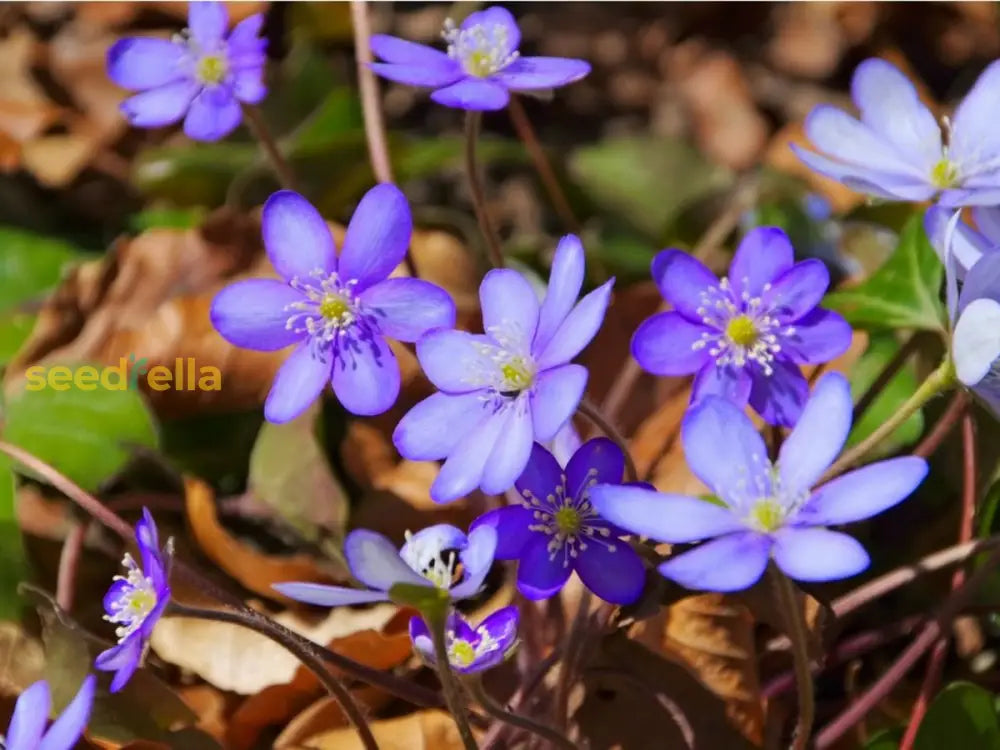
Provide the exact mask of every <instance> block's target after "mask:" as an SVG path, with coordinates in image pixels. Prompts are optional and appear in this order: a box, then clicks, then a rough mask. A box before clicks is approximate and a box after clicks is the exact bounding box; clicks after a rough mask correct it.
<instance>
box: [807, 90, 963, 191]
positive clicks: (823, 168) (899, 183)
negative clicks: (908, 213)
mask: <svg viewBox="0 0 1000 750" xmlns="http://www.w3.org/2000/svg"><path fill="white" fill-rule="evenodd" d="M817 109H819V107H817ZM844 116H845V117H846V116H847V115H844ZM789 147H790V148H791V149H792V152H793V153H794V154H795V155H796V156H797V157H798V158H799V160H800V161H801V162H802V163H803V164H805V165H806V166H807V167H809V168H810V169H811V170H813V171H814V172H818V173H819V174H821V175H825V176H826V177H829V178H831V179H834V180H840V181H841V182H842V183H844V185H846V186H847V187H849V188H851V190H855V191H857V192H859V193H867V194H868V195H872V196H875V197H876V198H884V199H885V200H896V201H898V200H904V201H925V200H929V199H931V198H933V197H934V195H935V194H936V193H937V192H938V189H937V188H936V187H935V186H934V185H932V184H930V182H928V180H927V178H926V177H925V176H923V175H915V174H911V173H909V172H900V171H884V170H880V169H875V168H873V167H870V166H867V165H865V164H848V163H845V162H842V161H837V160H836V159H831V158H829V157H826V156H822V155H821V154H817V153H814V152H812V151H808V150H806V149H804V148H802V147H801V146H799V145H798V144H795V143H792V144H790V146H789ZM949 192H951V191H945V193H944V194H942V203H944V196H945V195H946V194H947V193H949Z"/></svg>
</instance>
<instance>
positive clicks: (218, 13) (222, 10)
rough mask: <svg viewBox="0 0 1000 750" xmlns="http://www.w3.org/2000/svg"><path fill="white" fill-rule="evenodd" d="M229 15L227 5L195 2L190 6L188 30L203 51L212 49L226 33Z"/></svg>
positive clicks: (200, 0) (197, 0)
mask: <svg viewBox="0 0 1000 750" xmlns="http://www.w3.org/2000/svg"><path fill="white" fill-rule="evenodd" d="M228 25H229V14H228V13H227V12H226V4H225V3H217V2H203V1H202V0H193V1H192V2H191V3H190V4H189V5H188V28H189V29H190V30H191V36H192V37H194V39H195V40H196V41H197V42H198V46H199V47H201V48H202V49H212V48H214V47H215V46H216V45H218V43H219V42H220V41H222V36H223V34H225V33H226V27H227V26H228Z"/></svg>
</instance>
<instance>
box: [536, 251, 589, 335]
mask: <svg viewBox="0 0 1000 750" xmlns="http://www.w3.org/2000/svg"><path fill="white" fill-rule="evenodd" d="M585 260H586V259H585V255H584V251H583V245H582V244H581V242H580V238H579V237H577V236H576V235H575V234H567V235H566V236H565V237H563V238H562V239H561V240H559V245H558V246H557V247H556V253H555V256H554V257H553V258H552V270H551V271H550V272H549V287H548V290H547V291H546V292H545V299H544V300H543V301H542V306H541V310H540V312H539V315H538V330H537V331H536V332H535V341H534V347H535V349H537V350H538V351H541V350H542V349H544V348H545V345H546V344H548V343H549V341H550V340H551V338H552V335H553V334H554V333H555V332H556V329H558V328H559V326H560V325H562V322H563V320H565V318H566V316H567V315H569V311H570V310H572V309H573V306H574V305H575V304H576V300H577V297H579V296H580V288H581V287H582V286H583V275H584V266H585Z"/></svg>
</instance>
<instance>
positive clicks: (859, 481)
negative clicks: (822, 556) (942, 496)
mask: <svg viewBox="0 0 1000 750" xmlns="http://www.w3.org/2000/svg"><path fill="white" fill-rule="evenodd" d="M926 476H927V462H926V461H925V460H924V459H922V458H919V457H917V456H902V457H900V458H891V459H889V460H887V461H879V462H877V463H874V464H869V465H868V466H864V467H862V468H860V469H855V470H854V471H852V472H849V473H847V474H844V475H843V476H842V477H837V478H836V479H834V480H833V481H831V482H828V483H827V484H824V485H823V486H822V487H820V488H819V489H817V490H816V492H815V493H814V494H813V496H812V497H811V498H810V499H809V502H808V503H806V505H805V507H804V508H802V510H801V511H799V514H798V515H797V516H796V522H801V523H807V524H810V525H815V526H837V525H840V524H842V523H851V522H852V521H860V520H862V519H865V518H871V517H872V516H874V515H877V514H879V513H881V512H882V511H884V510H886V509H887V508H891V507H892V506H894V505H896V504H897V503H900V502H902V501H903V500H905V499H906V498H907V497H909V496H910V494H911V493H912V492H913V491H914V490H915V489H916V488H917V487H918V486H919V485H920V483H921V482H922V481H924V477H926Z"/></svg>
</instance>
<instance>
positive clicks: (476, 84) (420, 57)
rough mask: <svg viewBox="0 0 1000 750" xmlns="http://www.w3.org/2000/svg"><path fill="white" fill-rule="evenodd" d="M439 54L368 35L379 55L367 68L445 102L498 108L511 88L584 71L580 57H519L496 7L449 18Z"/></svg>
mask: <svg viewBox="0 0 1000 750" xmlns="http://www.w3.org/2000/svg"><path fill="white" fill-rule="evenodd" d="M442 36H443V37H444V40H445V42H447V43H448V53H447V54H445V53H444V52H441V51H439V50H436V49H434V48H433V47H428V46H425V45H423V44H416V43H414V42H408V41H406V40H405V39H399V38H397V37H394V36H386V35H385V34H375V35H374V36H373V37H372V51H373V52H374V53H375V54H376V55H377V56H378V57H380V58H382V59H383V60H385V62H381V63H372V64H371V68H372V70H374V71H375V72H376V73H378V74H379V75H381V76H383V77H385V78H388V79H389V80H390V81H397V82H399V83H405V84H409V85H411V86H425V87H427V88H433V89H436V90H435V91H434V92H433V93H432V94H431V99H433V100H434V101H436V102H437V103H438V104H443V105H445V106H446V107H457V108H459V109H470V110H490V109H503V108H504V107H506V106H507V102H508V101H509V100H510V92H511V91H536V90H539V89H553V88H555V87H556V86H565V85H566V84H567V83H573V82H574V81H579V80H580V79H581V78H583V77H584V76H585V75H587V74H588V73H589V72H590V64H589V63H587V62H584V61H583V60H570V59H566V58H563V57H521V56H520V54H519V53H518V51H517V47H518V44H519V43H520V41H521V31H520V29H518V28H517V22H516V21H514V17H513V16H512V15H511V14H510V12H508V11H507V10H505V9H504V8H501V7H499V6H493V7H490V8H487V9H486V10H482V11H479V12H477V13H472V14H470V15H469V17H468V18H466V19H465V20H464V21H463V22H462V25H461V26H458V27H456V26H455V24H454V23H453V22H452V21H451V20H450V19H449V20H448V21H446V22H445V26H444V32H443V33H442Z"/></svg>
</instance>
